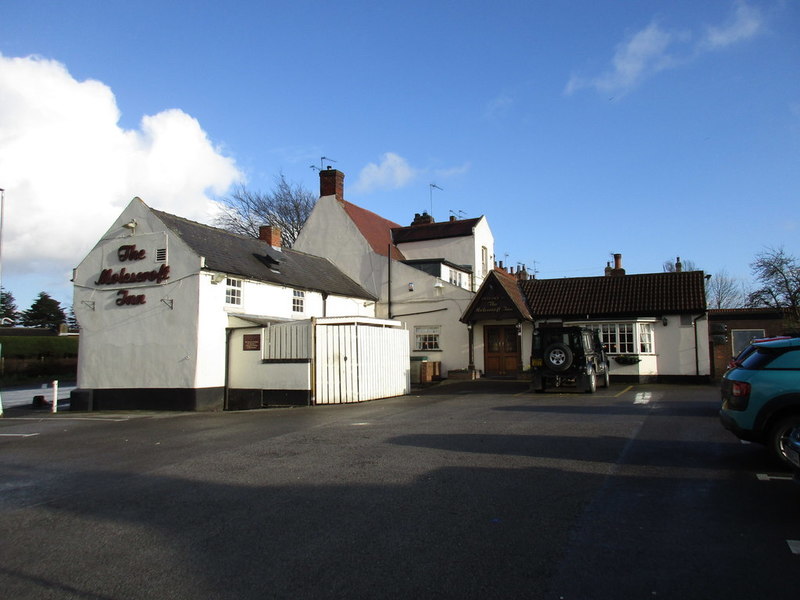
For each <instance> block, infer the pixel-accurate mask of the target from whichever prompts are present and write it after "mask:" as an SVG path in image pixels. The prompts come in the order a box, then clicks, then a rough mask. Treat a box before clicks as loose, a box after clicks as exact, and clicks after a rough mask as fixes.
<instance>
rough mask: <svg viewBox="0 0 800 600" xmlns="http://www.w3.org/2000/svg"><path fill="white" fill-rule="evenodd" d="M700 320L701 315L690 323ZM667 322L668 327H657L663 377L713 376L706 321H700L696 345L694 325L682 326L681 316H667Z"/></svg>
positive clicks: (702, 319) (657, 349)
mask: <svg viewBox="0 0 800 600" xmlns="http://www.w3.org/2000/svg"><path fill="white" fill-rule="evenodd" d="M696 317H697V315H691V319H690V322H691V321H693V320H694V319H695V318H696ZM667 321H668V324H667V326H666V327H664V326H663V325H661V324H658V325H654V326H653V329H654V331H655V339H656V354H657V355H658V373H659V374H661V375H709V374H710V373H711V365H710V360H709V353H708V324H707V321H706V318H705V317H703V318H701V319H700V320H698V321H697V337H696V341H695V327H693V326H692V325H691V324H685V325H682V324H681V316H680V315H667ZM695 348H696V349H697V353H696V350H695ZM696 361H697V362H696ZM698 366H699V369H698ZM698 371H699V372H698Z"/></svg>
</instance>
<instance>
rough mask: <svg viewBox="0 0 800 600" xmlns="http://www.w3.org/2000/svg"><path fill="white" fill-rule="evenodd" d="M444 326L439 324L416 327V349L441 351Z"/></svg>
mask: <svg viewBox="0 0 800 600" xmlns="http://www.w3.org/2000/svg"><path fill="white" fill-rule="evenodd" d="M441 338H442V328H441V326H439V325H421V326H417V327H414V350H415V351H417V352H440V351H441V350H442V346H441Z"/></svg>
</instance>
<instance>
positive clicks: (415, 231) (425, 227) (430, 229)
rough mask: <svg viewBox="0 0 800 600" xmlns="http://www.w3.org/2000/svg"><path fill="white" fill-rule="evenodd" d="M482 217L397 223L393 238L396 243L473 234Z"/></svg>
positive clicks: (393, 230)
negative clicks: (413, 223) (409, 223)
mask: <svg viewBox="0 0 800 600" xmlns="http://www.w3.org/2000/svg"><path fill="white" fill-rule="evenodd" d="M480 220H481V217H478V218H476V219H462V220H460V221H442V222H441V223H425V224H420V225H411V226H409V227H400V226H398V225H395V227H394V228H393V229H392V239H393V240H394V243H395V244H403V243H406V242H421V241H423V240H439V239H444V238H452V237H464V236H468V235H472V229H473V228H474V227H475V226H476V225H477V224H478V221H480Z"/></svg>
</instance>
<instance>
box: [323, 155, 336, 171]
mask: <svg viewBox="0 0 800 600" xmlns="http://www.w3.org/2000/svg"><path fill="white" fill-rule="evenodd" d="M325 160H329V161H331V162H336V161H335V160H333V159H332V158H328V157H327V156H320V157H319V170H320V171H321V170H322V169H323V164H322V161H325ZM328 166H329V167H330V165H328Z"/></svg>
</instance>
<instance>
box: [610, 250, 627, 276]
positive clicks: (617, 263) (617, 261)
mask: <svg viewBox="0 0 800 600" xmlns="http://www.w3.org/2000/svg"><path fill="white" fill-rule="evenodd" d="M606 273H607V274H608V275H611V276H612V277H622V276H623V275H625V269H623V268H622V254H615V255H614V268H613V269H611V271H610V272H609V270H608V267H606Z"/></svg>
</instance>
